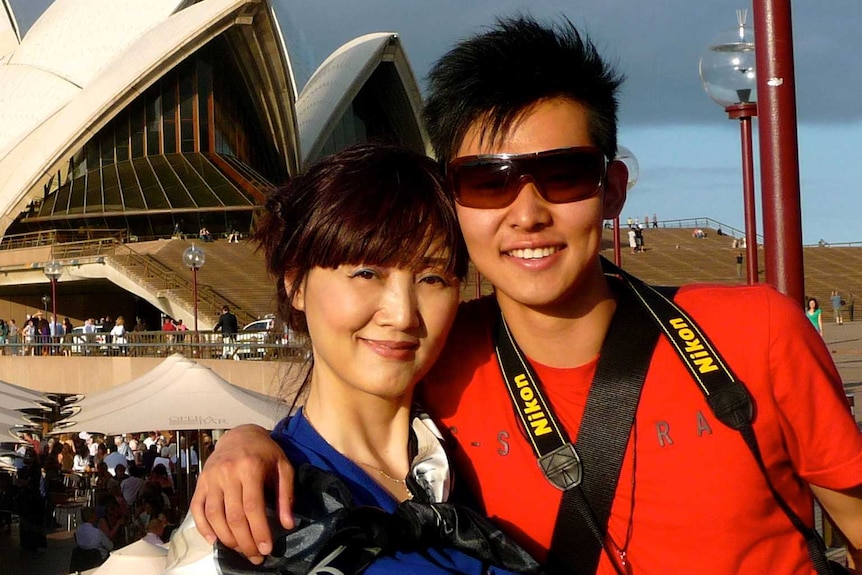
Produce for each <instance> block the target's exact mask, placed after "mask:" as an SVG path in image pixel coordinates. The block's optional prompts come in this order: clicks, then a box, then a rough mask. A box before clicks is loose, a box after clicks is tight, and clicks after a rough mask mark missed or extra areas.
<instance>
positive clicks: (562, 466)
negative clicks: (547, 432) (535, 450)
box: [539, 442, 583, 491]
mask: <svg viewBox="0 0 862 575" xmlns="http://www.w3.org/2000/svg"><path fill="white" fill-rule="evenodd" d="M539 466H540V467H541V468H542V473H544V474H545V477H546V478H547V479H548V481H550V482H551V483H552V484H553V485H554V487H556V488H557V489H559V490H561V491H567V490H569V489H572V488H573V487H577V486H578V485H580V484H581V477H582V476H583V467H582V466H581V458H580V457H579V456H578V452H577V451H575V446H574V445H572V444H571V442H567V443H564V444H563V445H561V446H560V447H558V448H556V449H555V450H553V451H552V452H550V453H548V454H546V455H543V456H542V457H540V458H539Z"/></svg>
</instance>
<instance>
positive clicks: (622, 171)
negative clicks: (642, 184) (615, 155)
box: [602, 160, 629, 220]
mask: <svg viewBox="0 0 862 575" xmlns="http://www.w3.org/2000/svg"><path fill="white" fill-rule="evenodd" d="M628 182H629V169H628V167H626V165H625V164H624V163H623V162H621V161H619V160H613V161H611V162H610V163H608V170H607V174H606V175H605V197H604V202H603V204H602V217H603V218H604V219H606V220H612V219H614V218H616V217H617V216H619V215H620V212H622V211H623V204H625V203H626V191H627V190H626V187H627V186H628Z"/></svg>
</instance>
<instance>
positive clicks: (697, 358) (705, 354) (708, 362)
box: [669, 317, 718, 374]
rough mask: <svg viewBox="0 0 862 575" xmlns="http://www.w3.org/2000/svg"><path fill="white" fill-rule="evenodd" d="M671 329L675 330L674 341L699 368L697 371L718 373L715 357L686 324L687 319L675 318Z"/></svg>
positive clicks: (672, 320)
mask: <svg viewBox="0 0 862 575" xmlns="http://www.w3.org/2000/svg"><path fill="white" fill-rule="evenodd" d="M669 323H670V325H671V327H672V328H673V329H674V330H675V331H674V332H671V333H673V334H674V339H676V340H677V344H678V345H679V347H680V348H681V349H682V350H683V351H684V352H685V353H686V354H687V355H688V357H689V358H690V359H691V360H692V361H693V362H694V365H695V366H697V371H698V372H699V373H701V374H703V373H709V372H711V371H718V366H717V365H716V364H715V363H716V361H715V357H713V355H712V354H711V353H710V350H708V349H707V348H706V347H704V345H703V343H701V341H700V338H698V337H697V334H696V333H695V332H694V331H692V329H691V327H690V326H689V325H688V323H686V321H685V319H683V318H681V317H675V318H673V319H671V320H670V321H669Z"/></svg>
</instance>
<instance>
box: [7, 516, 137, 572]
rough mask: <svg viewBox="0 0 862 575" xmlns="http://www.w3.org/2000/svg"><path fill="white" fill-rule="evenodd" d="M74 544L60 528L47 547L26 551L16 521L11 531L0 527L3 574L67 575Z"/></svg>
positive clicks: (68, 534) (66, 532)
mask: <svg viewBox="0 0 862 575" xmlns="http://www.w3.org/2000/svg"><path fill="white" fill-rule="evenodd" d="M74 546H75V540H74V539H73V538H72V534H71V533H70V532H68V531H65V530H58V531H55V532H54V533H51V534H49V535H48V547H47V548H45V549H38V550H36V551H24V550H23V549H21V547H20V545H18V525H17V523H16V524H15V525H13V526H12V529H11V530H10V531H8V532H7V531H5V530H3V529H2V528H0V557H2V559H0V572H2V574H3V575H65V574H66V573H68V572H69V559H70V558H71V556H72V548H73V547H74ZM130 575H131V574H130Z"/></svg>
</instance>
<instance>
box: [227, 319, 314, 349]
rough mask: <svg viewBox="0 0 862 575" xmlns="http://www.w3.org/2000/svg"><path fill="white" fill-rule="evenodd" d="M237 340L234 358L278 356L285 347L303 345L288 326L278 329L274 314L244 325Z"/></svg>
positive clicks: (290, 347)
mask: <svg viewBox="0 0 862 575" xmlns="http://www.w3.org/2000/svg"><path fill="white" fill-rule="evenodd" d="M236 342H237V345H236V351H235V352H234V354H233V358H234V359H263V358H264V357H272V356H278V355H279V352H281V351H282V350H284V349H285V348H286V349H288V350H294V349H296V348H298V347H301V345H302V344H301V342H299V341H298V338H296V337H294V334H293V330H291V329H289V328H287V326H284V329H283V331H279V330H277V329H276V321H275V316H274V315H272V314H270V315H267V316H265V317H264V318H263V319H258V320H255V321H253V322H251V323H250V324H248V325H246V326H245V327H243V328H242V329H241V330H240V331H239V333H238V334H237V336H236Z"/></svg>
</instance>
